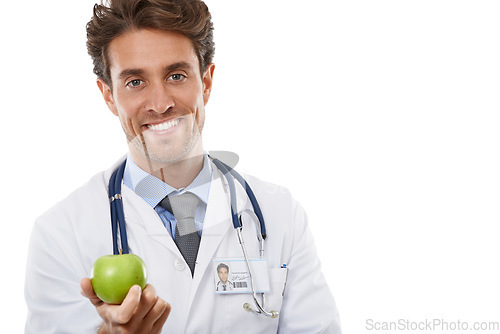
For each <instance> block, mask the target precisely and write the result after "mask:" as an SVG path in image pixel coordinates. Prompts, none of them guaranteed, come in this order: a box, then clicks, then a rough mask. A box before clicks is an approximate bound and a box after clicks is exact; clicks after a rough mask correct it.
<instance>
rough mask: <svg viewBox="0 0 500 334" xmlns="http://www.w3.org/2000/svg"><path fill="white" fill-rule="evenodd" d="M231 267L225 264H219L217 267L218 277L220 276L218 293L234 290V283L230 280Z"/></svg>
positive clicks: (217, 287) (216, 288)
mask: <svg viewBox="0 0 500 334" xmlns="http://www.w3.org/2000/svg"><path fill="white" fill-rule="evenodd" d="M228 275H229V266H228V265H227V264H225V263H219V265H218V266H217V276H219V281H218V282H217V286H216V287H215V290H216V291H231V290H233V289H234V284H233V282H231V281H229V280H228Z"/></svg>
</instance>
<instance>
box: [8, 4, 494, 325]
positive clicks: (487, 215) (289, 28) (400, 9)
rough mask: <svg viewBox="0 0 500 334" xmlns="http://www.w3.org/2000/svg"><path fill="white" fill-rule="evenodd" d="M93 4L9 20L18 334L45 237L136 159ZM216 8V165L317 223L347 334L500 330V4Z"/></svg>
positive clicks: (13, 291) (44, 9) (11, 231)
mask: <svg viewBox="0 0 500 334" xmlns="http://www.w3.org/2000/svg"><path fill="white" fill-rule="evenodd" d="M93 3H94V1H89V0H85V1H83V0H79V1H72V2H71V5H68V4H69V3H68V2H67V1H50V2H48V1H35V0H27V1H22V2H19V1H10V2H8V3H7V4H6V7H5V4H4V5H3V8H2V20H1V27H0V28H1V29H0V31H1V32H0V33H1V41H2V47H1V49H2V51H1V54H0V57H1V64H2V70H3V78H2V80H1V81H0V85H1V87H0V88H1V90H0V92H1V97H2V99H1V105H2V118H3V120H2V130H1V131H0V135H1V143H2V163H1V176H2V180H1V184H2V186H3V187H2V192H1V196H2V200H1V203H2V208H1V212H2V216H3V218H2V219H1V224H2V227H3V232H2V233H0V239H1V240H0V245H1V246H0V247H1V249H0V250H1V252H2V254H4V256H3V258H2V260H3V261H2V262H3V263H2V271H1V275H0V285H1V287H2V289H3V291H4V292H3V293H2V303H0V305H1V306H0V307H1V312H0V317H2V318H3V319H1V321H0V323H2V324H3V325H2V326H5V324H7V323H12V324H13V325H12V326H13V327H12V328H13V329H12V330H11V332H13V333H14V332H18V333H20V332H22V331H23V326H24V320H25V317H26V307H25V304H24V297H23V284H24V269H25V268H24V267H25V261H26V254H27V246H28V240H29V234H30V230H31V226H32V223H33V221H34V220H35V218H36V217H37V216H38V215H40V214H41V213H43V212H44V211H45V210H47V209H48V208H49V207H50V206H52V205H53V204H55V203H56V202H57V201H59V200H61V199H62V198H64V197H65V196H66V195H67V194H68V193H69V192H71V191H72V190H74V189H75V188H76V187H78V186H80V185H82V184H83V183H84V182H86V181H87V180H88V179H89V178H90V177H91V176H92V175H94V174H95V173H97V172H99V171H101V170H103V169H106V168H108V166H109V165H111V164H112V163H113V162H114V161H115V160H117V159H118V158H119V157H120V156H122V155H123V154H124V153H125V152H126V146H125V139H124V136H123V134H122V131H121V128H120V126H119V123H118V121H117V119H116V118H115V117H114V116H113V115H112V114H111V113H110V112H109V111H108V110H107V108H106V107H105V105H104V103H103V102H102V98H101V96H100V95H99V92H98V89H97V87H96V85H95V78H94V75H93V74H92V65H91V61H90V57H89V56H88V55H87V53H86V48H85V24H86V22H87V21H88V19H89V18H90V16H91V9H92V5H93ZM207 4H208V5H209V7H210V8H211V11H212V14H213V18H214V23H215V29H216V32H215V41H216V46H217V51H216V58H215V63H216V70H215V83H214V90H213V94H212V98H211V101H210V103H209V105H208V107H207V111H206V112H207V123H206V126H205V133H204V139H205V149H207V150H228V151H233V152H236V153H237V154H238V155H239V156H240V163H239V165H238V169H239V170H240V171H242V172H247V173H251V174H254V175H256V176H258V177H260V178H262V179H264V180H268V181H272V182H274V183H278V184H282V185H285V186H287V187H288V188H289V189H290V190H291V191H292V192H293V194H294V195H295V196H296V197H297V198H298V199H299V201H300V202H301V203H302V204H303V205H304V207H305V208H306V210H307V212H308V214H309V218H310V224H311V228H312V230H313V233H314V235H315V237H316V242H317V247H318V250H319V253H320V257H321V260H322V263H323V269H324V273H325V275H326V276H327V279H328V281H329V283H330V286H331V289H332V291H333V293H334V295H335V298H336V300H337V304H338V307H339V310H340V313H341V319H342V324H343V329H344V332H345V333H371V332H376V331H374V330H372V331H370V330H369V329H368V328H367V319H373V321H378V322H383V321H397V320H398V319H408V320H410V321H424V320H425V319H433V318H439V319H444V320H445V321H448V322H456V321H458V320H460V321H462V322H464V321H470V322H473V321H500V261H499V258H500V243H499V240H500V233H499V229H498V225H499V218H500V210H499V209H500V206H499V200H500V176H499V175H500V173H499V171H500V159H499V152H498V151H499V147H500V131H499V129H500V127H499V126H500V114H499V107H500V102H499V101H500V94H499V92H500V61H499V60H500V47H499V43H500V20H498V18H499V17H500V3H499V2H498V1H476V0H474V1H472V0H468V1H459V0H453V1H451V0H450V1H444V0H433V1H428V0H420V1H403V0H397V1H396V0H394V1H387V0H384V1H369V0H365V1H326V0H308V1H294V0H287V1H285V0H272V1H270V0H265V1H264V0H254V1H221V0H210V1H207ZM269 223H270V224H271V223H272V222H269ZM89 247H92V245H89ZM379 332H380V333H381V331H379ZM399 332H401V333H403V331H392V332H391V333H399ZM434 332H441V331H438V330H436V331H434Z"/></svg>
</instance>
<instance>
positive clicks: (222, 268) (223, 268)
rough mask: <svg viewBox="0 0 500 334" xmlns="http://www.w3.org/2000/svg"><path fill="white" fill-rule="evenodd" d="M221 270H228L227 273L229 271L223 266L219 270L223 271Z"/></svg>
mask: <svg viewBox="0 0 500 334" xmlns="http://www.w3.org/2000/svg"><path fill="white" fill-rule="evenodd" d="M221 271H222V272H226V273H227V269H226V268H225V267H221V268H220V269H219V272H221Z"/></svg>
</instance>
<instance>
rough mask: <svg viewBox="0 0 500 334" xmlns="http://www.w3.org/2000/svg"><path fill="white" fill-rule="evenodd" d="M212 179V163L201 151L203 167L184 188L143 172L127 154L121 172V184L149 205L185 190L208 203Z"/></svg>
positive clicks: (155, 204) (152, 205)
mask: <svg viewBox="0 0 500 334" xmlns="http://www.w3.org/2000/svg"><path fill="white" fill-rule="evenodd" d="M211 181H212V165H211V164H210V161H209V158H208V155H207V153H206V152H204V153H203V168H202V169H201V171H200V173H199V174H198V175H197V176H196V178H195V179H194V180H193V182H191V184H190V185H188V186H187V187H185V188H180V189H176V188H174V187H172V186H170V185H168V184H166V183H165V182H163V181H162V180H160V179H158V178H156V177H154V176H153V175H151V174H149V173H147V172H145V171H144V170H142V169H141V168H140V167H139V166H137V165H136V163H135V162H134V161H133V160H132V158H131V157H130V153H129V154H128V155H127V163H126V166H125V171H124V174H123V184H125V185H126V186H127V187H129V188H130V189H132V190H133V191H134V192H135V193H136V194H137V195H139V196H140V197H142V198H143V199H144V200H145V201H146V202H147V203H148V204H149V205H151V207H153V208H154V207H156V206H157V205H158V203H160V202H161V200H162V199H163V198H165V196H168V195H170V194H174V195H178V194H182V193H184V192H186V191H189V192H192V193H193V194H195V195H196V196H198V197H199V199H200V200H201V201H203V202H204V203H205V204H208V194H209V192H210V182H211Z"/></svg>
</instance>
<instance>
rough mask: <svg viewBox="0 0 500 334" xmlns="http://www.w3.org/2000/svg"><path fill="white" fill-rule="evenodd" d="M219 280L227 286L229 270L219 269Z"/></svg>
mask: <svg viewBox="0 0 500 334" xmlns="http://www.w3.org/2000/svg"><path fill="white" fill-rule="evenodd" d="M219 278H220V281H221V282H222V283H223V284H226V282H227V269H226V268H220V269H219Z"/></svg>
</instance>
